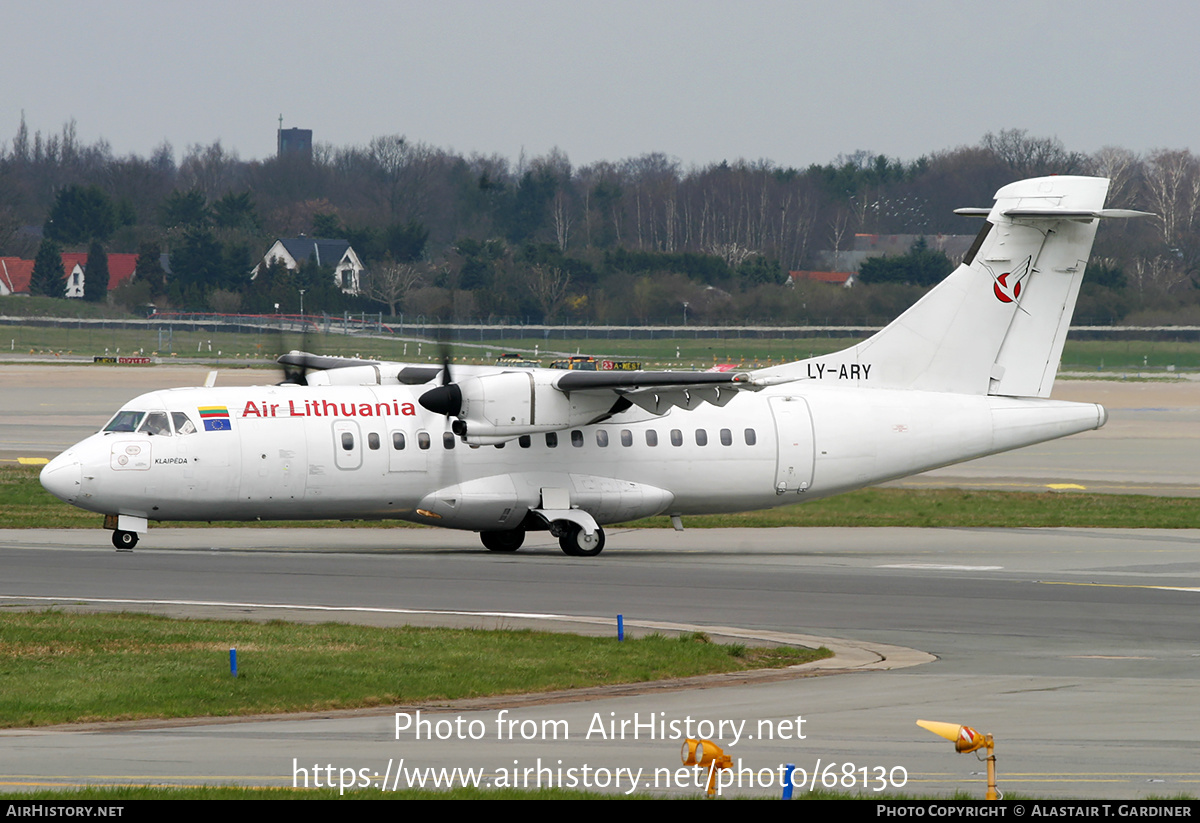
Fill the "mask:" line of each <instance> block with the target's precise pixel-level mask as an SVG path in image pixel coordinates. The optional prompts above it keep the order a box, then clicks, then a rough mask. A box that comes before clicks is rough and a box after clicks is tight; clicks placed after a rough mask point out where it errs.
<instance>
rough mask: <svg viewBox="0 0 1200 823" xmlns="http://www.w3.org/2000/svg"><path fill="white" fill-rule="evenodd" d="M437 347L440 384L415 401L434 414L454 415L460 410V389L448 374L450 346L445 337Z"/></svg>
mask: <svg viewBox="0 0 1200 823" xmlns="http://www.w3.org/2000/svg"><path fill="white" fill-rule="evenodd" d="M439 348H440V349H441V352H442V385H440V386H438V387H437V388H433V389H430V390H429V391H427V392H425V393H424V394H422V395H421V396H420V397H419V398H417V402H418V403H420V404H421V405H422V406H423V407H425V408H426V409H428V410H429V411H431V412H433V413H434V414H442V415H445V416H446V417H455V416H457V415H458V413H459V412H461V411H462V389H460V388H459V387H458V384H457V383H455V382H454V378H453V376H452V375H451V374H450V346H449V344H448V343H447V342H446V341H445V339H442V340H441V342H440V343H439Z"/></svg>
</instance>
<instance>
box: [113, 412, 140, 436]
mask: <svg viewBox="0 0 1200 823" xmlns="http://www.w3.org/2000/svg"><path fill="white" fill-rule="evenodd" d="M145 414H146V413H145V412H141V411H119V412H117V413H116V415H115V416H114V417H113V419H112V420H109V421H108V425H107V426H105V427H104V431H106V432H131V431H137V427H138V423H141V422H142V417H143V416H145Z"/></svg>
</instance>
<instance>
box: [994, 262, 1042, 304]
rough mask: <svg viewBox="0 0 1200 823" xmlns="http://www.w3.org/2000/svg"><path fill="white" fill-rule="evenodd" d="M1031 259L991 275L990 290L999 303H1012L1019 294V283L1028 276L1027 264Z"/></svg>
mask: <svg viewBox="0 0 1200 823" xmlns="http://www.w3.org/2000/svg"><path fill="white" fill-rule="evenodd" d="M1031 262H1032V259H1031V258H1029V257H1026V258H1025V261H1024V262H1023V263H1021V265H1020V266H1017V267H1016V268H1015V269H1013V270H1012V271H1006V272H1004V274H1001V275H999V276H996V275H994V274H993V275H992V278H993V280H992V291H993V292H994V293H995V295H996V299H997V300H999V301H1000V302H1001V303H1013V302H1016V301H1017V299H1018V298H1019V297H1020V296H1021V283H1022V282H1023V281H1024V280H1025V278H1026V277H1028V276H1029V264H1030V263H1031Z"/></svg>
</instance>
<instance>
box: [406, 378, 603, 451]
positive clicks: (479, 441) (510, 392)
mask: <svg viewBox="0 0 1200 823" xmlns="http://www.w3.org/2000/svg"><path fill="white" fill-rule="evenodd" d="M561 376H562V375H561V374H552V373H545V372H537V371H520V372H501V373H499V374H485V375H481V376H479V377H468V378H465V379H463V380H460V381H458V382H456V383H453V384H451V385H449V386H442V387H439V388H437V389H432V390H430V391H428V392H426V393H425V394H424V395H423V396H422V397H421V405H422V406H424V407H425V408H427V409H429V410H430V411H436V412H439V413H442V414H449V415H453V416H455V417H457V418H458V420H457V421H456V422H455V424H454V427H453V428H454V431H455V433H457V434H459V435H460V436H462V437H463V439H464V440H466V442H468V443H471V444H473V445H490V444H494V443H503V442H506V441H508V440H513V439H516V438H517V437H520V436H521V435H523V434H536V433H540V432H551V431H560V430H562V429H569V428H571V427H572V426H586V425H587V424H589V423H593V422H595V421H597V420H600V419H602V418H604V417H606V416H607V415H609V414H611V413H612V411H613V405H614V402H615V401H614V400H613V396H612V395H611V394H608V393H594V394H593V393H589V392H578V391H577V392H564V391H560V390H559V389H558V388H557V387H556V386H555V382H556V381H557V380H558V379H559V378H560V377H561Z"/></svg>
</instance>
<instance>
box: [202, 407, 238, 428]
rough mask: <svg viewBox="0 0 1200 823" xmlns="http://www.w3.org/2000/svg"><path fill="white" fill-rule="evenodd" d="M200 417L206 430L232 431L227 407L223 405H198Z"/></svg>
mask: <svg viewBox="0 0 1200 823" xmlns="http://www.w3.org/2000/svg"><path fill="white" fill-rule="evenodd" d="M197 411H199V412H200V419H201V420H203V421H204V430H205V431H206V432H227V431H233V426H231V425H230V423H229V409H228V408H226V407H225V406H200V407H199V408H198V409H197Z"/></svg>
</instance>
